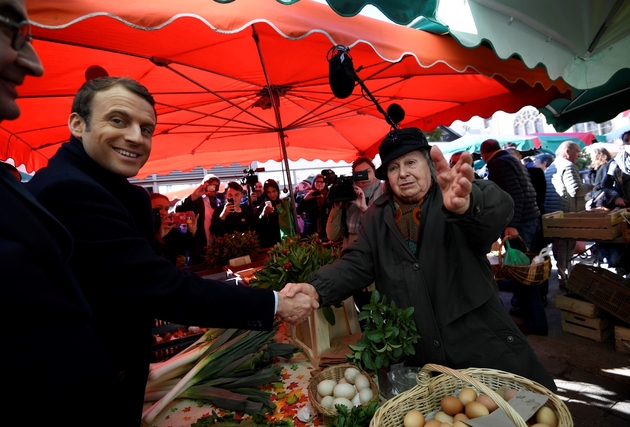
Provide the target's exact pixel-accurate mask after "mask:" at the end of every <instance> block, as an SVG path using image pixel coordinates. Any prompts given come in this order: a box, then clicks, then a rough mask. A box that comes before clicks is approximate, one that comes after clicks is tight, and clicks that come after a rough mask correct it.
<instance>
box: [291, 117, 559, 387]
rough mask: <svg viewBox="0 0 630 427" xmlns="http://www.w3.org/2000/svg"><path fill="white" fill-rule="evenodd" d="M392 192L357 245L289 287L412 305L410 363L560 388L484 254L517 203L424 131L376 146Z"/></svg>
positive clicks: (322, 296) (368, 219) (366, 221)
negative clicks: (506, 304) (360, 293)
mask: <svg viewBox="0 0 630 427" xmlns="http://www.w3.org/2000/svg"><path fill="white" fill-rule="evenodd" d="M379 154H380V157H381V159H382V165H381V166H380V167H379V168H378V169H377V170H376V176H377V178H379V179H383V180H386V181H387V185H388V187H389V194H385V195H383V196H381V197H379V198H378V199H377V200H375V201H374V203H373V204H372V205H371V206H370V207H369V208H368V210H367V211H366V213H365V214H364V216H363V218H362V222H361V227H360V228H359V239H358V241H357V242H356V243H354V244H352V245H350V246H349V247H347V248H346V249H344V251H343V253H342V256H341V257H340V258H339V259H337V260H336V261H335V262H333V263H332V264H329V265H326V266H324V267H322V268H320V269H319V270H317V271H316V272H314V273H313V274H312V275H311V276H310V277H309V278H308V280H307V282H308V283H294V284H288V285H287V286H288V295H291V294H292V293H293V292H298V291H300V292H306V293H308V294H309V295H311V296H312V297H313V298H316V299H317V300H318V301H319V302H320V306H329V305H333V304H335V303H338V302H340V301H343V300H344V299H345V298H347V297H348V296H350V295H352V294H353V293H354V292H356V291H357V290H358V289H361V288H363V287H365V286H366V285H368V284H370V283H371V282H372V281H374V282H375V283H376V289H377V290H378V291H379V292H380V293H381V294H383V295H385V296H386V297H387V299H388V300H389V301H394V302H395V303H396V306H397V307H400V308H403V309H405V308H408V307H414V312H413V315H412V316H413V319H414V321H415V324H416V327H417V329H418V333H419V334H420V338H419V340H418V342H417V343H416V344H414V349H415V354H414V355H413V356H409V357H408V358H407V360H405V363H406V365H408V366H423V365H424V364H426V363H436V364H440V365H444V366H448V367H451V368H455V369H461V368H468V367H479V368H490V369H498V370H502V371H507V372H511V373H514V374H518V375H521V376H523V377H526V378H529V379H531V380H533V381H537V382H538V383H540V384H542V385H544V386H545V387H547V388H548V389H550V390H556V385H555V383H554V381H553V378H552V377H551V375H550V374H549V373H548V372H547V370H546V369H545V367H544V366H543V364H542V363H541V362H540V360H539V359H538V358H537V357H536V354H535V353H534V351H533V349H532V348H531V347H530V345H529V343H528V342H527V338H526V337H525V335H523V333H522V332H521V331H520V330H519V329H518V328H517V326H516V325H515V324H514V322H513V321H512V319H511V318H510V316H509V315H508V313H507V311H506V310H505V309H504V308H503V306H502V305H501V301H500V299H499V292H498V288H497V285H496V283H495V281H494V276H493V273H492V269H491V268H490V264H489V262H488V260H487V257H486V254H487V253H488V252H489V251H490V247H491V245H492V243H493V242H494V241H496V240H497V238H498V237H499V235H500V234H501V232H502V231H503V230H504V229H505V227H506V226H507V224H508V223H509V222H510V219H511V218H512V214H513V209H514V203H513V201H512V198H511V197H510V196H509V195H508V194H507V193H506V192H504V191H503V190H501V189H500V188H499V187H498V186H497V185H496V184H494V183H493V182H491V181H487V180H475V179H474V172H473V168H472V158H471V155H470V154H469V153H468V152H465V153H463V154H462V156H461V158H460V159H459V161H458V162H457V163H455V164H454V165H453V167H449V165H448V162H447V161H446V159H445V158H444V156H443V154H442V152H441V151H440V149H439V148H438V147H431V146H429V144H428V143H427V140H426V138H425V137H424V135H423V134H422V132H421V131H420V130H419V129H417V128H406V129H397V130H393V131H391V132H390V133H389V134H388V135H387V137H386V138H385V139H384V140H383V142H382V143H381V145H380V147H379Z"/></svg>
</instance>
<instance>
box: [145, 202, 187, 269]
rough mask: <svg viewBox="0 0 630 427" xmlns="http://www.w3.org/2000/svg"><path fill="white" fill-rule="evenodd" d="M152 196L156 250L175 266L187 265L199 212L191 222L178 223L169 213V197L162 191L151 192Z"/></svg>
mask: <svg viewBox="0 0 630 427" xmlns="http://www.w3.org/2000/svg"><path fill="white" fill-rule="evenodd" d="M150 198H151V209H153V213H154V215H155V216H154V217H153V220H154V224H153V225H154V231H155V252H156V253H157V254H158V255H160V256H161V257H162V258H165V259H167V260H169V261H170V262H172V263H173V264H174V265H175V267H185V266H186V265H187V264H188V261H189V260H188V258H189V256H190V248H191V247H192V246H193V244H194V241H195V239H194V238H195V234H196V233H197V220H198V219H199V214H196V215H195V217H194V219H193V220H192V221H191V222H190V223H189V224H185V225H184V224H181V225H180V224H176V223H175V222H173V218H172V215H170V214H169V213H168V207H169V205H170V203H169V200H168V198H167V197H166V196H165V195H163V194H160V193H151V195H150Z"/></svg>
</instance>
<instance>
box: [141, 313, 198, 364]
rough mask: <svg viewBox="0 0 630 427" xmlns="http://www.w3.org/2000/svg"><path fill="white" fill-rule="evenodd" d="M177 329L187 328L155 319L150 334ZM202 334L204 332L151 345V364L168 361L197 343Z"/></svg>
mask: <svg viewBox="0 0 630 427" xmlns="http://www.w3.org/2000/svg"><path fill="white" fill-rule="evenodd" d="M179 328H187V326H184V325H178V324H176V323H168V322H164V321H163V320H159V319H155V327H153V330H152V332H153V333H154V334H160V333H162V332H169V331H174V330H176V329H179ZM203 334H204V332H199V333H196V334H190V335H186V336H185V337H181V338H174V339H171V340H168V341H162V342H159V343H157V344H153V345H151V363H156V362H163V361H165V360H168V359H170V358H171V357H173V356H175V355H176V354H177V353H179V352H181V351H182V350H184V349H185V348H186V347H188V346H190V345H191V344H192V343H194V342H195V341H197V340H198V339H199V337H201V336H202V335H203Z"/></svg>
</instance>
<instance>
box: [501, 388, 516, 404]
mask: <svg viewBox="0 0 630 427" xmlns="http://www.w3.org/2000/svg"><path fill="white" fill-rule="evenodd" d="M516 393H518V390H514V389H513V388H508V389H507V390H505V396H504V397H503V398H504V399H505V401H506V402H507V401H508V400H510V399H511V398H513V397H514V396H516Z"/></svg>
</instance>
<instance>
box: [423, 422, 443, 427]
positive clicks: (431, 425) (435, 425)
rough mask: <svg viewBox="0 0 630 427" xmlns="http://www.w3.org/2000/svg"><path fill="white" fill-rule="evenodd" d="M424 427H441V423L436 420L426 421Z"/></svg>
mask: <svg viewBox="0 0 630 427" xmlns="http://www.w3.org/2000/svg"><path fill="white" fill-rule="evenodd" d="M424 427H442V423H441V422H439V421H438V420H431V421H427V423H426V424H425V425H424Z"/></svg>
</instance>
